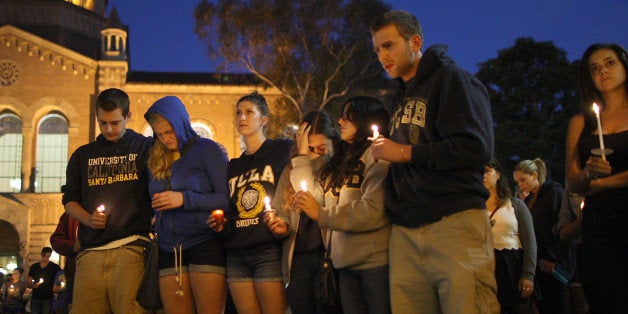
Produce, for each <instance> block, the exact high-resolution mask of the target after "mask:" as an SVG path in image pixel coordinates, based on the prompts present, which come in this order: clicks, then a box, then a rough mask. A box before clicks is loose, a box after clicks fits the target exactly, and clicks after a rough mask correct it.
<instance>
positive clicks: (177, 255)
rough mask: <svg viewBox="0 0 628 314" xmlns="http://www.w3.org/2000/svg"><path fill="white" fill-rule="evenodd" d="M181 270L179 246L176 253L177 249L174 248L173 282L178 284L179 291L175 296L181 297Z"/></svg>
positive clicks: (181, 259)
mask: <svg viewBox="0 0 628 314" xmlns="http://www.w3.org/2000/svg"><path fill="white" fill-rule="evenodd" d="M182 268H183V247H182V246H181V245H179V251H178V252H177V247H176V246H175V247H174V272H175V280H176V281H177V283H178V284H179V290H177V291H176V292H175V294H176V295H178V296H182V295H183V288H182V286H183V283H182V281H183V279H182V277H181V273H182Z"/></svg>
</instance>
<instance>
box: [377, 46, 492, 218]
mask: <svg viewBox="0 0 628 314" xmlns="http://www.w3.org/2000/svg"><path fill="white" fill-rule="evenodd" d="M445 52H446V47H445V46H442V45H436V46H432V47H430V48H428V49H427V50H426V51H425V54H424V55H423V57H422V58H421V61H420V62H419V68H418V70H417V74H416V76H415V77H413V78H412V79H410V80H408V81H406V82H403V81H401V80H399V90H398V92H397V95H396V97H395V101H394V106H395V107H394V108H392V109H393V110H392V111H391V112H392V115H391V126H390V138H391V139H392V140H393V141H395V142H397V143H401V144H406V145H412V160H410V161H408V162H406V163H392V164H391V165H390V172H389V175H388V179H387V180H388V183H389V184H387V185H386V188H387V190H386V206H387V207H388V208H389V209H390V210H391V213H392V217H393V224H396V225H401V226H405V227H410V228H415V227H419V226H422V225H426V224H430V223H432V222H436V221H438V220H440V219H441V218H442V217H443V216H448V215H452V214H454V213H456V212H460V211H463V210H467V209H483V208H486V203H485V202H486V199H487V198H488V196H489V193H488V191H487V190H486V188H484V185H483V183H482V182H483V179H484V167H485V166H486V164H487V163H488V161H489V159H490V157H491V156H492V154H493V122H492V118H491V108H490V102H489V97H488V93H487V91H486V88H485V87H484V85H482V83H481V82H480V81H479V80H478V79H477V78H475V77H474V76H473V75H471V74H469V73H467V72H465V71H464V70H463V69H461V68H460V67H458V66H457V65H456V64H455V63H454V62H453V61H452V60H451V59H450V58H449V57H448V56H446V55H445Z"/></svg>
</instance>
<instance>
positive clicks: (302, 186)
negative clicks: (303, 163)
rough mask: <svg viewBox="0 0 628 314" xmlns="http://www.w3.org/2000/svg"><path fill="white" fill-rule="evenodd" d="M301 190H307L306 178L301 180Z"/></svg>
mask: <svg viewBox="0 0 628 314" xmlns="http://www.w3.org/2000/svg"><path fill="white" fill-rule="evenodd" d="M301 191H307V183H305V180H303V181H301Z"/></svg>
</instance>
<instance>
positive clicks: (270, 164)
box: [207, 92, 293, 313]
mask: <svg viewBox="0 0 628 314" xmlns="http://www.w3.org/2000/svg"><path fill="white" fill-rule="evenodd" d="M235 116H236V121H235V124H236V128H237V130H238V133H239V134H240V136H241V137H242V140H243V141H244V144H245V150H244V152H243V153H242V155H240V156H239V157H237V158H234V159H232V160H230V161H229V167H228V175H227V178H228V182H229V192H230V197H231V206H232V210H231V211H230V212H229V213H227V215H226V220H225V221H226V223H223V224H220V223H217V222H216V220H215V218H214V217H211V218H210V219H209V220H208V221H207V223H208V224H209V226H210V227H211V228H213V229H214V230H216V231H218V232H221V233H222V234H223V235H222V237H223V238H224V239H225V241H226V242H225V248H226V251H227V282H228V283H229V289H230V293H231V295H232V297H233V301H234V303H235V306H236V308H237V311H238V312H239V313H260V312H263V313H283V312H285V311H286V309H287V303H286V297H285V293H284V286H283V284H282V274H281V239H278V238H276V237H275V235H274V234H273V232H271V230H270V229H269V227H268V225H269V224H272V225H275V232H276V233H277V234H285V230H283V231H282V230H280V229H282V228H284V229H285V228H287V224H286V222H285V221H283V220H281V218H278V217H274V219H270V220H269V222H268V223H264V216H265V209H266V207H267V206H266V203H265V199H266V198H268V204H269V205H268V207H270V202H271V201H272V199H273V197H274V194H275V189H276V184H277V183H278V181H279V177H280V174H281V171H282V170H283V169H284V167H285V166H286V164H287V163H288V159H289V158H290V150H291V148H292V146H293V141H292V140H289V139H274V140H273V139H267V138H266V136H265V135H264V129H265V128H266V127H267V125H268V121H269V109H268V104H267V103H266V99H265V98H264V97H263V96H262V95H260V94H258V93H257V92H253V93H251V94H248V95H245V96H243V97H241V98H240V99H239V100H238V102H237V104H236V114H235Z"/></svg>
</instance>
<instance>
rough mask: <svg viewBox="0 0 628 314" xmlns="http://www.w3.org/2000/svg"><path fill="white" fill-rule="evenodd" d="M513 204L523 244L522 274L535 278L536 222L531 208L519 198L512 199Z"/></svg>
mask: <svg viewBox="0 0 628 314" xmlns="http://www.w3.org/2000/svg"><path fill="white" fill-rule="evenodd" d="M512 206H513V207H514V209H515V216H516V217H517V224H518V230H519V239H520V240H521V245H522V246H523V265H522V268H523V269H522V275H521V276H523V277H525V278H526V279H530V280H533V279H534V274H535V270H536V237H535V235H534V224H533V222H532V215H531V214H530V210H528V207H527V206H526V205H525V203H523V201H522V200H520V199H519V198H516V197H515V198H513V199H512Z"/></svg>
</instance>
